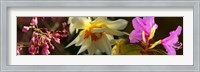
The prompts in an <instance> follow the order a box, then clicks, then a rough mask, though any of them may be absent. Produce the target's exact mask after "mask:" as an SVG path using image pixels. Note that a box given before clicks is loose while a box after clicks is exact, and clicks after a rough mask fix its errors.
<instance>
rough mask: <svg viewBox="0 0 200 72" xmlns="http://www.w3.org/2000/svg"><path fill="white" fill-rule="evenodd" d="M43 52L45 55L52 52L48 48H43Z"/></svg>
mask: <svg viewBox="0 0 200 72" xmlns="http://www.w3.org/2000/svg"><path fill="white" fill-rule="evenodd" d="M42 54H43V55H48V54H50V52H49V50H48V49H44V48H43V49H42Z"/></svg>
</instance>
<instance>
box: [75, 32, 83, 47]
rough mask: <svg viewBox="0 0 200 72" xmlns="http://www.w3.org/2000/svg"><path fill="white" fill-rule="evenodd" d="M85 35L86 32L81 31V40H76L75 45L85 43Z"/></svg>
mask: <svg viewBox="0 0 200 72" xmlns="http://www.w3.org/2000/svg"><path fill="white" fill-rule="evenodd" d="M84 36H85V32H84V31H81V32H80V35H79V41H77V42H76V44H75V46H80V45H82V44H83V42H84Z"/></svg>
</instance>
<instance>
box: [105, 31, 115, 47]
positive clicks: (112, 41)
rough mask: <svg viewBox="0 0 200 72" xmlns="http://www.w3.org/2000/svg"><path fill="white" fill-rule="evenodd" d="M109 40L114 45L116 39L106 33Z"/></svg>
mask: <svg viewBox="0 0 200 72" xmlns="http://www.w3.org/2000/svg"><path fill="white" fill-rule="evenodd" d="M106 36H107V38H108V40H109V41H110V44H111V45H114V44H115V39H114V37H113V36H112V35H109V34H106Z"/></svg>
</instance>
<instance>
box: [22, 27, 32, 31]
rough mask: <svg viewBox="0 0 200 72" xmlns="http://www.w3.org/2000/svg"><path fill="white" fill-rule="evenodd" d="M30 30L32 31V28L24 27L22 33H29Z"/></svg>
mask: <svg viewBox="0 0 200 72" xmlns="http://www.w3.org/2000/svg"><path fill="white" fill-rule="evenodd" d="M29 29H30V27H28V26H24V27H23V29H22V31H23V32H28V30H29Z"/></svg>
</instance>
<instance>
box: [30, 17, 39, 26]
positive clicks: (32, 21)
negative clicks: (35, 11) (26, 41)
mask: <svg viewBox="0 0 200 72" xmlns="http://www.w3.org/2000/svg"><path fill="white" fill-rule="evenodd" d="M37 24H38V20H37V17H34V18H33V19H32V20H31V23H30V25H32V26H37Z"/></svg>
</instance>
